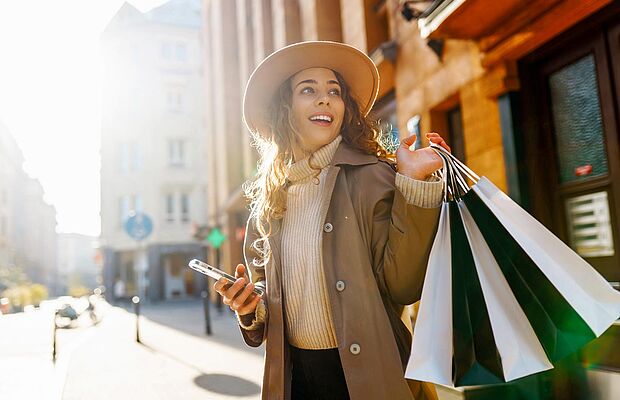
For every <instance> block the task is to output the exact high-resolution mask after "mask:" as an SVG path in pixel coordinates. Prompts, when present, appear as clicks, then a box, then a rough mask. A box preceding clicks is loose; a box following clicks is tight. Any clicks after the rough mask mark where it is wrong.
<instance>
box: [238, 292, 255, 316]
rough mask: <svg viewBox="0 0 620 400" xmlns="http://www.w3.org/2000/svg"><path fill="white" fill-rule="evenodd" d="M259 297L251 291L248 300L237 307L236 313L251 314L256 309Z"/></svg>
mask: <svg viewBox="0 0 620 400" xmlns="http://www.w3.org/2000/svg"><path fill="white" fill-rule="evenodd" d="M260 299H261V297H260V296H257V295H256V294H255V293H251V294H250V296H249V298H248V300H247V301H246V302H245V304H243V305H242V306H241V307H239V308H237V310H235V311H237V314H239V315H246V314H251V313H253V312H254V311H255V310H256V306H257V305H258V302H259V301H260Z"/></svg>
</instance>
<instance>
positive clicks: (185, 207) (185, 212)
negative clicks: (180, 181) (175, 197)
mask: <svg viewBox="0 0 620 400" xmlns="http://www.w3.org/2000/svg"><path fill="white" fill-rule="evenodd" d="M181 221H182V222H189V196H188V195H187V194H186V193H183V194H182V195H181Z"/></svg>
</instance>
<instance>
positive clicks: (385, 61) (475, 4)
mask: <svg viewBox="0 0 620 400" xmlns="http://www.w3.org/2000/svg"><path fill="white" fill-rule="evenodd" d="M204 4H205V10H204V11H205V12H204V15H205V16H204V23H205V25H204V36H203V37H204V42H205V78H206V90H207V96H206V102H205V110H206V119H205V121H206V124H207V126H206V140H207V146H208V148H213V149H218V151H214V152H213V153H212V154H213V157H211V158H210V159H209V163H210V164H209V168H208V174H209V175H208V176H209V182H210V185H209V190H208V208H207V210H208V213H207V221H208V225H209V226H216V227H220V228H221V229H222V230H223V232H224V234H225V235H226V236H227V240H226V241H225V242H224V244H223V246H222V247H221V249H220V250H217V249H215V248H211V249H210V251H209V257H210V258H211V259H217V260H221V261H222V263H221V264H222V265H224V266H226V267H227V268H230V269H231V270H232V267H233V266H234V265H235V264H237V263H239V262H243V255H242V240H243V233H244V226H245V221H246V219H247V216H248V210H247V205H246V203H245V201H244V199H243V196H242V191H241V184H242V182H244V181H245V180H246V179H250V178H252V176H253V175H254V173H255V166H256V160H257V154H256V152H255V151H254V150H253V149H251V148H250V146H249V144H250V134H249V132H247V131H246V129H245V127H244V125H243V124H242V118H241V115H242V95H243V90H244V87H245V84H246V82H247V79H248V77H249V74H250V73H251V71H252V70H253V68H254V67H255V66H256V65H258V63H260V61H261V60H263V59H264V58H265V57H266V56H267V55H269V54H270V53H271V52H272V51H274V50H277V49H279V48H281V47H283V46H286V45H288V44H292V43H295V42H298V41H303V40H333V41H339V42H344V43H348V44H351V45H353V46H356V47H357V48H359V49H361V50H362V51H364V52H366V53H367V54H368V55H369V56H370V57H371V58H372V59H373V61H374V62H375V64H376V65H377V67H378V69H379V72H380V76H381V86H380V92H379V97H378V101H377V103H376V104H375V107H374V110H373V113H374V116H375V117H377V118H380V119H381V121H382V123H383V124H384V126H385V127H387V128H389V127H391V128H392V132H391V133H392V134H393V135H397V136H400V137H404V136H407V135H409V134H410V133H414V132H416V133H418V132H422V133H424V132H429V131H437V132H440V133H442V134H443V135H444V137H446V139H447V140H448V142H449V143H450V145H451V146H452V148H453V152H454V154H456V155H457V156H458V157H459V158H460V159H462V160H463V161H465V162H466V163H467V164H468V165H469V166H470V167H471V168H472V169H473V170H475V171H477V172H478V173H479V174H482V175H485V176H487V177H488V178H489V179H490V180H492V181H493V182H494V183H495V184H496V185H497V186H499V187H500V188H501V189H503V190H504V191H505V192H506V193H508V194H509V195H510V196H511V197H512V198H513V199H514V200H516V201H517V202H519V203H520V204H521V205H522V206H523V207H524V208H526V209H527V210H528V211H529V212H530V213H532V214H533V215H534V216H535V217H536V218H537V219H539V220H540V221H542V222H543V223H544V224H545V225H546V226H547V227H548V228H549V229H550V230H552V231H553V232H554V233H555V234H556V235H557V236H559V237H560V238H561V239H562V240H564V241H565V242H566V243H568V244H569V245H570V246H571V247H572V248H573V249H575V250H576V251H577V252H578V253H579V254H580V255H581V256H582V257H584V258H585V259H586V260H587V261H588V262H589V263H591V264H592V265H593V266H594V267H595V268H596V269H597V270H598V271H599V272H600V273H601V274H602V275H603V276H604V277H605V278H606V279H607V280H608V281H610V282H611V283H612V285H615V286H616V287H618V282H619V281H620V254H619V253H618V251H617V249H618V244H619V242H618V237H619V234H620V232H619V227H620V223H619V222H620V221H619V219H618V218H620V148H619V139H620V138H619V136H620V135H619V132H620V130H619V128H618V123H619V121H618V116H619V115H620V103H619V100H618V97H617V95H618V93H620V23H619V22H618V21H620V18H619V17H620V3H619V2H614V1H612V0H592V1H582V0H532V1H527V2H524V1H518V0H506V1H501V2H495V1H494V2H491V1H485V0H435V1H419V0H418V1H415V0H414V1H404V0H340V1H333V0H303V1H302V0H235V1H233V0H206V1H205V2H204ZM618 340H620V329H619V326H616V325H614V327H612V329H610V330H609V331H608V332H607V333H606V334H605V335H604V336H603V338H602V339H600V340H599V341H598V343H599V347H598V349H599V350H600V349H604V348H606V347H607V348H608V346H612V345H613V344H612V343H617V341H618ZM588 351H589V350H587V351H586V352H585V353H584V354H585V355H584V357H585V359H587V360H588V362H600V363H601V365H603V366H604V368H616V369H618V368H620V360H618V358H617V357H616V358H614V357H613V356H611V355H609V353H608V352H604V351H603V352H600V351H599V352H598V353H597V352H596V351H594V352H593V353H588ZM594 360H596V361H594ZM604 368H603V369H604ZM603 369H599V370H598V371H599V372H600V371H602V370H603ZM593 374H594V373H593ZM601 374H603V373H602V372H601ZM596 376H597V377H599V378H600V379H602V380H603V381H605V380H606V379H608V377H607V376H606V375H605V376H604V374H603V375H600V374H599V375H596ZM601 376H603V377H602V378H601ZM597 379H598V378H597ZM605 382H607V383H608V382H609V381H605ZM607 383H602V384H604V385H606V384H607Z"/></svg>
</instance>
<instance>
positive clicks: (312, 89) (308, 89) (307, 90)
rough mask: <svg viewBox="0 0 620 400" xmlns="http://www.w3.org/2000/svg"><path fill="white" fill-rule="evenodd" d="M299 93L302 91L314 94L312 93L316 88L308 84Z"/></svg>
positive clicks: (302, 92)
mask: <svg viewBox="0 0 620 400" xmlns="http://www.w3.org/2000/svg"><path fill="white" fill-rule="evenodd" d="M299 93H301V94H312V93H314V88H312V87H310V86H306V87H305V88H303V89H301V91H300V92H299Z"/></svg>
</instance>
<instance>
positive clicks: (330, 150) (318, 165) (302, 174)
mask: <svg viewBox="0 0 620 400" xmlns="http://www.w3.org/2000/svg"><path fill="white" fill-rule="evenodd" d="M341 140H342V136H340V135H338V136H336V138H335V139H334V140H332V141H331V142H330V143H328V144H326V145H325V146H323V147H321V148H320V149H318V150H317V151H315V152H314V153H313V154H311V155H310V156H309V157H306V158H304V159H303V160H300V161H298V162H296V163H294V164H292V165H291V166H290V167H289V170H288V179H289V181H291V182H299V181H302V180H304V179H306V178H308V177H309V176H311V175H314V174H315V173H316V172H317V171H320V170H322V169H323V168H325V167H327V166H328V165H329V164H330V163H331V162H332V159H333V158H334V154H335V153H336V149H337V148H338V145H339V144H340V141H341Z"/></svg>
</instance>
